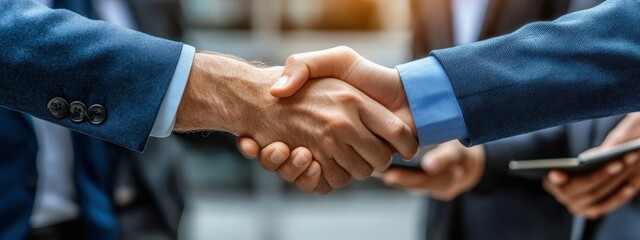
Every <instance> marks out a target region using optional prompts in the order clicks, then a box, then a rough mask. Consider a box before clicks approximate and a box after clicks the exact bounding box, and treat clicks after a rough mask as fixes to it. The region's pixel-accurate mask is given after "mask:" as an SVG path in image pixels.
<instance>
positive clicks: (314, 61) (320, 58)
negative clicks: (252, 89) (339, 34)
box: [271, 47, 359, 98]
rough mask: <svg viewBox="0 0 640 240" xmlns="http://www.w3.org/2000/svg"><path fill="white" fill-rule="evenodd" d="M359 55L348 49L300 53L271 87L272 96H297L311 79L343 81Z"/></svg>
mask: <svg viewBox="0 0 640 240" xmlns="http://www.w3.org/2000/svg"><path fill="white" fill-rule="evenodd" d="M358 56H359V55H358V54H357V53H356V52H355V51H354V50H353V49H351V48H348V47H335V48H331V49H327V50H323V51H317V52H308V53H299V54H294V55H291V56H289V58H287V62H286V63H285V66H284V70H283V72H282V77H281V78H280V79H279V80H278V81H277V82H276V83H275V84H274V85H273V86H272V87H271V95H273V96H274V97H278V98H284V97H290V96H292V95H293V94H295V93H296V92H297V91H298V90H300V88H302V86H304V84H305V83H306V82H307V81H308V80H309V79H310V78H338V79H341V80H346V79H342V77H343V76H344V75H345V73H346V72H347V70H348V69H349V68H350V67H351V65H352V63H353V62H354V61H356V60H357V58H358Z"/></svg>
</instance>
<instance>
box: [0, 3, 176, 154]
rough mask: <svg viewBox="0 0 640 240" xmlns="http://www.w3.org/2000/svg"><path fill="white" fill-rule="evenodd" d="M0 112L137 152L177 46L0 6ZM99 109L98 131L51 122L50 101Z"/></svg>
mask: <svg viewBox="0 0 640 240" xmlns="http://www.w3.org/2000/svg"><path fill="white" fill-rule="evenodd" d="M0 36H2V37H0V46H2V50H1V52H0V105H1V106H4V107H7V108H10V109H13V110H17V111H21V112H24V113H27V114H30V115H33V116H35V117H38V118H41V119H44V120H47V121H50V122H53V123H56V124H60V125H63V126H65V127H69V128H71V129H73V130H75V131H79V132H82V133H85V134H88V135H92V136H95V137H98V138H101V139H104V140H107V141H109V142H112V143H115V144H117V145H121V146H124V147H126V148H130V149H134V150H138V151H142V150H143V149H144V146H145V144H146V142H147V139H148V137H149V133H150V132H151V129H152V127H153V123H154V121H155V118H156V115H157V112H158V109H159V108H160V104H161V102H162V100H163V98H164V95H165V92H166V90H167V88H168V86H169V83H170V81H171V77H172V76H173V74H174V71H175V67H176V64H177V62H178V59H179V57H180V52H181V50H182V44H181V43H178V42H172V41H168V40H164V39H160V38H156V37H152V36H149V35H145V34H142V33H139V32H135V31H131V30H127V29H124V28H119V27H116V26H113V25H111V24H108V23H105V22H102V21H92V20H89V19H86V18H83V17H81V16H79V15H77V14H75V13H72V12H70V11H66V10H51V9H49V8H47V7H45V6H43V5H41V4H39V3H37V2H35V1H31V0H20V1H0ZM55 97H62V98H64V99H66V100H67V101H68V102H72V101H81V102H83V103H85V104H86V105H87V106H90V105H93V104H101V105H103V106H104V107H105V108H106V110H107V113H108V117H107V119H106V121H105V122H104V123H102V124H101V125H92V124H90V123H89V122H88V121H84V122H81V123H74V122H72V121H71V120H70V119H68V118H64V119H55V118H53V117H52V116H51V115H50V114H49V113H48V111H47V103H48V102H49V100H50V99H52V98H55Z"/></svg>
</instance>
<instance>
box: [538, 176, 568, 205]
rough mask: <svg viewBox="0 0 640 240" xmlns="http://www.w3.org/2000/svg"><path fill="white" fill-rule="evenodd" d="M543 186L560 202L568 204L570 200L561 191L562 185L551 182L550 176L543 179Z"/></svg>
mask: <svg viewBox="0 0 640 240" xmlns="http://www.w3.org/2000/svg"><path fill="white" fill-rule="evenodd" d="M542 187H543V188H544V189H545V190H546V191H547V192H549V193H550V194H551V195H552V196H553V197H554V198H555V199H556V201H558V202H559V203H562V204H566V203H567V202H568V199H567V197H566V196H565V195H564V194H563V193H562V192H561V191H560V187H559V186H558V185H556V184H553V183H551V181H550V180H549V178H545V179H544V180H543V181H542Z"/></svg>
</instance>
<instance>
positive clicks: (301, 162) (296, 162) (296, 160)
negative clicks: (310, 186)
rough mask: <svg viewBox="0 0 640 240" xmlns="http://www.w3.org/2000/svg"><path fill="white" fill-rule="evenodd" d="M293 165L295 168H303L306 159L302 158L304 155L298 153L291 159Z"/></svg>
mask: <svg viewBox="0 0 640 240" xmlns="http://www.w3.org/2000/svg"><path fill="white" fill-rule="evenodd" d="M293 165H295V166H296V167H304V166H305V165H307V159H306V158H305V157H304V154H302V153H298V154H296V156H295V157H293Z"/></svg>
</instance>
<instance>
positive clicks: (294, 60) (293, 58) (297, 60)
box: [285, 54, 303, 65]
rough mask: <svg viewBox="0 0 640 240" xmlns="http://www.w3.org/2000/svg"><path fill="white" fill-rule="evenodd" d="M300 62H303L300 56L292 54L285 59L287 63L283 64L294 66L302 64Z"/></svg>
mask: <svg viewBox="0 0 640 240" xmlns="http://www.w3.org/2000/svg"><path fill="white" fill-rule="evenodd" d="M302 62H303V58H302V55H300V54H292V55H290V56H289V57H288V58H287V61H286V63H285V64H286V65H289V64H296V63H302Z"/></svg>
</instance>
